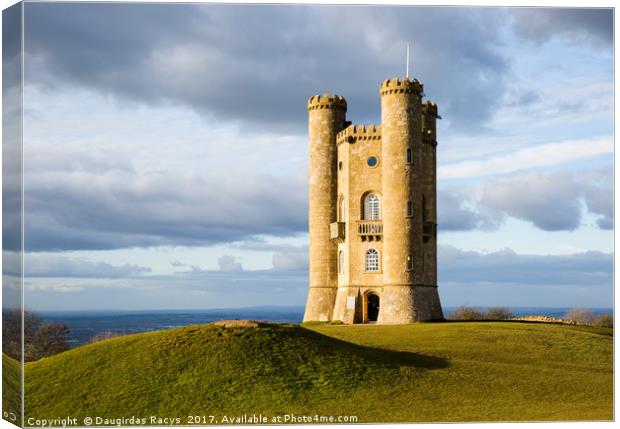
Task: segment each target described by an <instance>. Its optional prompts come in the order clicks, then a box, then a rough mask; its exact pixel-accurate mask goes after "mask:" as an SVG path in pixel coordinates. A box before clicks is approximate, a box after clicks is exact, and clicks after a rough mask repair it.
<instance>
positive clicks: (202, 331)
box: [25, 322, 613, 423]
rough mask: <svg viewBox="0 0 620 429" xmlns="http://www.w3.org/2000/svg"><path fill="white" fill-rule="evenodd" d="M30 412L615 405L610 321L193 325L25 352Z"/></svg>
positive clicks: (498, 409)
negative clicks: (47, 353) (583, 324)
mask: <svg viewBox="0 0 620 429" xmlns="http://www.w3.org/2000/svg"><path fill="white" fill-rule="evenodd" d="M25 376H26V417H27V418H28V417H29V416H31V417H35V418H52V417H58V416H61V415H69V416H72V417H78V418H79V419H82V418H83V417H85V416H103V417H126V416H132V415H135V416H144V417H148V416H151V415H160V416H176V417H180V418H181V419H182V423H185V422H186V421H185V417H186V416H188V415H207V416H208V415H216V416H222V415H238V414H253V413H262V414H264V415H268V416H270V415H274V414H298V415H300V414H306V415H315V414H318V415H354V416H357V417H358V419H359V420H358V421H359V422H396V421H489V420H571V419H589V420H600V419H611V418H612V383H613V380H612V336H611V331H610V330H605V329H594V328H578V327H574V326H556V325H546V324H528V323H508V322H505V323H489V322H481V323H441V324H415V325H406V326H330V325H314V326H306V327H299V326H296V325H264V326H262V327H260V328H257V329H251V328H245V329H238V330H230V329H224V328H220V327H216V326H214V325H212V324H211V325H201V326H191V327H185V328H179V329H174V330H169V331H161V332H153V333H147V334H139V335H132V336H127V337H120V338H115V339H111V340H107V341H103V342H100V343H96V344H92V345H87V346H83V347H79V348H77V349H74V350H71V351H68V352H65V353H62V354H60V355H56V356H53V357H50V358H45V359H42V360H40V361H37V362H33V363H28V364H27V365H26V373H25Z"/></svg>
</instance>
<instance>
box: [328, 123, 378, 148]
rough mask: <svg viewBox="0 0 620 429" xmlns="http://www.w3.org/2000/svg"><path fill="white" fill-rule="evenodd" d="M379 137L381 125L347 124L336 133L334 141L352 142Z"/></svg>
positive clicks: (339, 142)
mask: <svg viewBox="0 0 620 429" xmlns="http://www.w3.org/2000/svg"><path fill="white" fill-rule="evenodd" d="M380 139H381V125H374V124H370V125H364V124H362V125H349V126H348V127H347V128H345V129H344V130H342V131H340V132H339V133H338V134H337V135H336V142H337V143H338V144H341V143H345V142H347V143H354V142H356V141H358V140H380Z"/></svg>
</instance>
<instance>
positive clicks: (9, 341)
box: [2, 309, 69, 362]
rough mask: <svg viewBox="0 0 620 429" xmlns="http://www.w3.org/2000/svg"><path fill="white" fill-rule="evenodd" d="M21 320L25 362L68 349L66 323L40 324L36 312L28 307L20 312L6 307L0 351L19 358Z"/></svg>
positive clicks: (20, 352)
mask: <svg viewBox="0 0 620 429" xmlns="http://www.w3.org/2000/svg"><path fill="white" fill-rule="evenodd" d="M22 316H23V319H22ZM22 320H23V335H24V337H23V341H24V361H26V362H30V361H33V360H37V359H41V358H43V357H47V356H51V355H54V354H56V353H60V352H63V351H65V350H67V349H68V348H69V346H68V344H67V336H68V333H69V329H68V328H67V326H66V325H63V324H61V323H43V321H42V320H41V318H40V317H39V315H38V314H36V313H34V312H32V311H30V310H23V315H22V311H21V310H19V309H12V310H5V311H3V314H2V336H3V340H2V351H3V352H4V353H6V354H7V355H9V356H10V357H12V358H14V359H20V358H21V354H22Z"/></svg>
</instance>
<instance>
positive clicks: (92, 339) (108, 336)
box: [88, 331, 126, 344]
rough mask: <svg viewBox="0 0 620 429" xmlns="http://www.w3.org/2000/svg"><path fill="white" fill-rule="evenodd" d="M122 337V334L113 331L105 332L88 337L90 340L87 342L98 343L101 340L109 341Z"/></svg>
mask: <svg viewBox="0 0 620 429" xmlns="http://www.w3.org/2000/svg"><path fill="white" fill-rule="evenodd" d="M123 335H126V334H125V333H124V332H118V331H117V332H114V331H105V332H98V333H96V334H95V335H93V336H92V337H90V340H88V342H89V343H91V344H92V343H96V342H99V341H103V340H109V339H111V338H116V337H122V336H123Z"/></svg>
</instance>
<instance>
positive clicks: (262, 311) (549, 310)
mask: <svg viewBox="0 0 620 429" xmlns="http://www.w3.org/2000/svg"><path fill="white" fill-rule="evenodd" d="M456 308H457V307H444V315H445V316H446V317H449V316H450V313H451V312H453V311H454V310H455V309H456ZM477 308H480V309H482V310H485V309H486V308H487V307H477ZM510 310H511V311H512V313H513V315H514V316H515V317H522V316H529V315H542V316H549V317H553V318H562V317H563V316H564V315H565V314H566V313H567V312H568V311H569V310H570V308H566V307H510ZM589 310H590V311H591V312H592V314H594V315H599V314H613V309H611V308H591V309H589ZM303 313H304V307H303V306H290V307H282V306H262V307H246V308H225V309H205V310H142V311H130V310H93V311H42V312H39V315H40V316H41V318H42V319H43V321H45V322H57V323H63V324H65V325H67V326H68V328H69V338H68V340H69V345H70V346H71V347H76V346H79V345H82V344H86V343H88V342H89V341H90V340H91V338H93V337H94V336H95V335H97V334H102V333H108V332H112V333H115V334H133V333H140V332H150V331H159V330H162V329H171V328H178V327H181V326H189V325H199V324H204V323H210V322H213V321H216V320H223V319H252V320H261V321H270V322H286V323H300V322H301V321H302V319H303Z"/></svg>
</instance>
